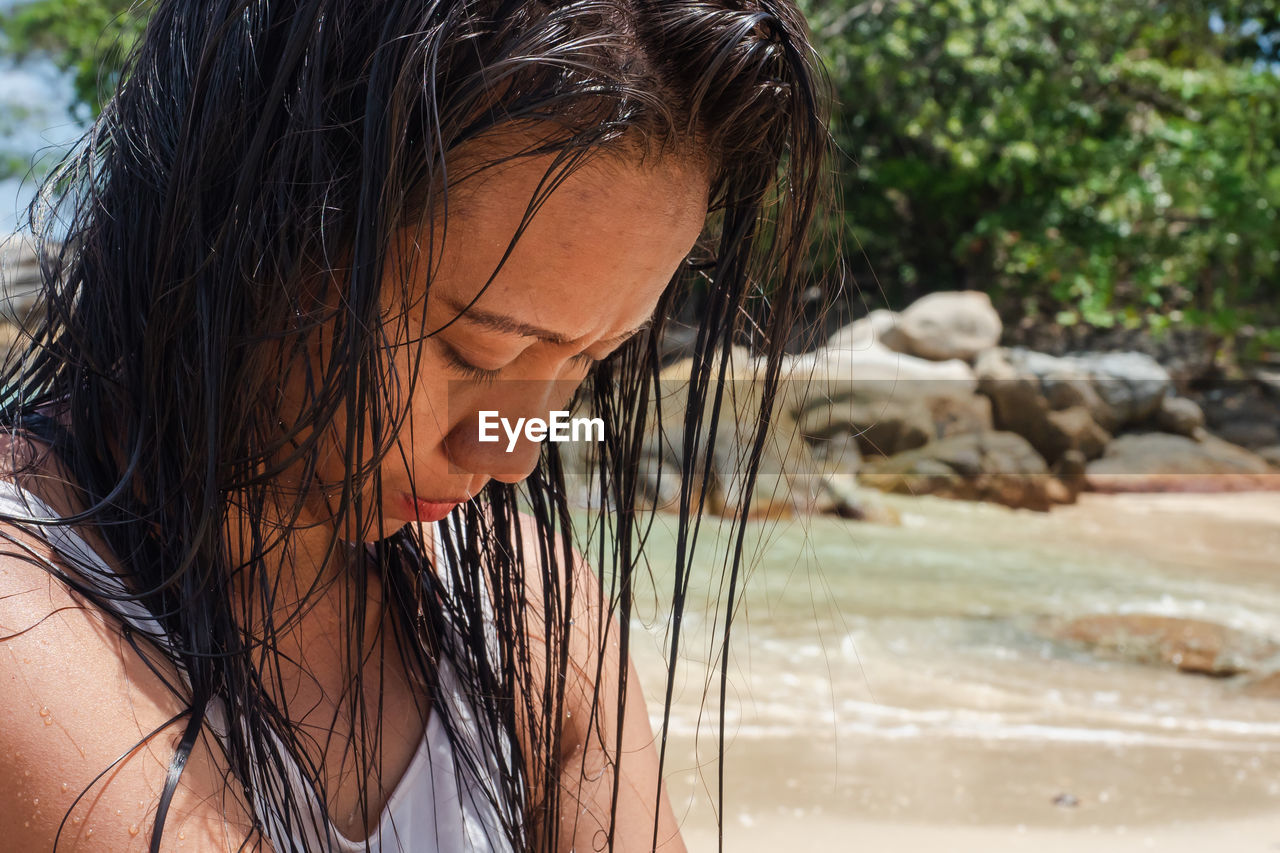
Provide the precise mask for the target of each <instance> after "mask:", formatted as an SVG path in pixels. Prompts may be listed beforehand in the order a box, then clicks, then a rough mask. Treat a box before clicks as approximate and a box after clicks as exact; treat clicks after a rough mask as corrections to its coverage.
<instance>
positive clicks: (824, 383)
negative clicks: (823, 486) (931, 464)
mask: <svg viewBox="0 0 1280 853" xmlns="http://www.w3.org/2000/svg"><path fill="white" fill-rule="evenodd" d="M786 371H787V372H786V376H787V390H786V393H785V396H786V398H787V400H788V401H789V402H788V404H787V405H788V406H789V407H790V410H791V411H792V412H793V413H794V414H795V416H796V417H797V419H798V420H799V423H800V426H801V431H802V432H803V433H804V435H805V436H806V437H807V438H809V439H811V440H821V439H825V438H827V437H829V436H832V435H836V434H844V433H848V434H852V435H854V436H856V437H857V440H858V444H859V447H860V449H861V451H862V452H863V453H866V454H874V455H880V456H889V455H893V454H894V453H900V452H902V451H904V450H911V449H914V448H916V447H920V446H922V445H924V444H925V443H927V442H929V441H931V440H933V439H936V438H943V437H946V436H950V435H956V434H959V433H963V432H974V431H985V430H989V429H990V427H991V411H990V404H989V403H988V402H987V400H986V399H985V398H982V397H979V396H978V395H976V394H975V391H976V389H977V382H976V380H975V379H974V376H973V371H972V369H971V368H970V367H969V366H968V365H967V364H965V363H964V362H962V361H958V360H951V361H944V362H936V361H928V360H925V359H921V358H916V357H915V356H909V355H904V354H902V353H898V352H894V351H892V350H890V349H888V348H886V347H884V346H882V345H880V344H874V343H873V344H870V345H868V346H866V347H865V348H863V349H850V348H837V349H832V348H830V347H828V348H824V349H822V350H819V351H817V352H814V353H809V354H807V355H803V356H798V357H795V358H793V359H792V360H791V361H790V362H789V363H788V365H787V367H786Z"/></svg>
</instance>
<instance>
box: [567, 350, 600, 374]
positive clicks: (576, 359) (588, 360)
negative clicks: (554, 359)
mask: <svg viewBox="0 0 1280 853" xmlns="http://www.w3.org/2000/svg"><path fill="white" fill-rule="evenodd" d="M569 361H570V362H572V363H573V364H574V365H576V366H578V367H581V368H584V369H586V370H590V369H591V368H593V367H595V366H596V365H597V364H599V363H600V361H601V360H600V359H598V358H592V357H591V356H590V355H588V354H587V353H585V352H580V353H578V354H577V355H575V356H573V357H572V358H570V359H569Z"/></svg>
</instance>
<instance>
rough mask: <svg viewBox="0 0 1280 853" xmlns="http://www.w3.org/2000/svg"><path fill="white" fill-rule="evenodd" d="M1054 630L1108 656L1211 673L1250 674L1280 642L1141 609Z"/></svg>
mask: <svg viewBox="0 0 1280 853" xmlns="http://www.w3.org/2000/svg"><path fill="white" fill-rule="evenodd" d="M1055 633H1056V636H1057V637H1058V638H1059V639H1062V640H1066V641H1068V642H1071V643H1076V644H1079V645H1082V646H1085V647H1087V648H1088V649H1089V650H1090V651H1094V652H1099V653H1101V654H1103V655H1105V656H1107V657H1114V658H1119V659H1122V660H1128V661H1132V662H1135V663H1143V664H1163V665H1167V666H1173V667H1176V668H1177V669H1179V670H1180V671H1182V672H1188V673H1196V674H1200V675H1211V676H1215V677H1226V676H1231V675H1238V674H1240V673H1244V672H1250V671H1252V670H1254V669H1256V668H1257V667H1258V666H1259V665H1260V663H1261V662H1262V661H1265V660H1268V659H1270V658H1271V657H1273V656H1274V655H1276V654H1277V653H1280V646H1276V645H1275V644H1274V643H1271V642H1270V641H1268V640H1265V639H1263V638H1260V637H1256V636H1254V635H1252V634H1246V633H1244V632H1243V631H1236V630H1233V629H1231V628H1226V627H1224V626H1222V625H1217V624H1214V623H1212V622H1204V621H1201V620H1199V619H1183V618H1179V617H1173V616H1156V615H1151V614H1144V613H1112V614H1098V615H1094V616H1084V617H1081V618H1079V619H1073V620H1071V621H1070V622H1068V623H1066V624H1065V625H1063V626H1062V627H1061V628H1059V629H1058V630H1057V631H1056V632H1055Z"/></svg>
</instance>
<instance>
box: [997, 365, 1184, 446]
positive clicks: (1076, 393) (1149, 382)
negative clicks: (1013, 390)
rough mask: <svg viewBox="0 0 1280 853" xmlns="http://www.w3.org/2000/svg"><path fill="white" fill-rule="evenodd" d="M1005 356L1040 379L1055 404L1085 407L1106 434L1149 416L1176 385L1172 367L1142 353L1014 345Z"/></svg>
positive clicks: (1019, 368)
mask: <svg viewBox="0 0 1280 853" xmlns="http://www.w3.org/2000/svg"><path fill="white" fill-rule="evenodd" d="M1006 357H1007V358H1008V360H1009V362H1010V364H1011V365H1012V366H1013V367H1014V368H1015V369H1016V370H1017V371H1018V373H1019V374H1028V373H1029V374H1031V375H1032V376H1035V377H1036V378H1037V379H1039V380H1040V385H1041V388H1042V392H1043V393H1044V395H1045V397H1046V399H1047V400H1049V401H1051V408H1067V407H1068V406H1072V405H1084V406H1086V407H1087V408H1089V409H1090V411H1091V412H1092V413H1093V416H1094V420H1096V421H1097V422H1098V424H1099V425H1100V426H1102V427H1103V428H1104V429H1106V430H1107V431H1108V432H1115V431H1116V430H1118V429H1120V428H1122V427H1124V426H1126V425H1129V424H1134V423H1140V422H1142V421H1144V420H1146V419H1147V418H1149V417H1151V416H1152V415H1153V414H1155V412H1156V410H1157V409H1159V407H1160V401H1161V400H1162V399H1164V397H1165V395H1166V394H1168V393H1169V391H1170V390H1171V389H1172V387H1173V381H1172V379H1171V378H1170V377H1169V373H1168V371H1166V370H1165V369H1164V368H1163V367H1161V366H1160V364H1159V363H1158V362H1157V361H1156V360H1155V359H1153V358H1151V356H1148V355H1143V354H1142V353H1138V352H1107V353H1083V354H1078V355H1071V356H1063V357H1055V356H1050V355H1045V354H1043V353H1037V352H1032V351H1030V350H1019V349H1012V350H1006Z"/></svg>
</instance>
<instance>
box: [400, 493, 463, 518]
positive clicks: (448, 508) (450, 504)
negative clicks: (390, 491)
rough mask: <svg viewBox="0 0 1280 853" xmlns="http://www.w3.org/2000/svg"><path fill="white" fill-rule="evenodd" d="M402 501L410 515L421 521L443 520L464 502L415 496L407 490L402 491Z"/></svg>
mask: <svg viewBox="0 0 1280 853" xmlns="http://www.w3.org/2000/svg"><path fill="white" fill-rule="evenodd" d="M400 503H401V504H402V505H403V507H404V509H405V511H406V513H407V514H408V516H409V517H410V518H412V519H414V520H415V521H419V522H432V521H442V520H444V519H445V518H446V517H447V516H448V515H449V513H451V512H453V510H454V507H456V506H458V504H460V503H462V501H460V500H445V501H429V500H425V499H423V498H419V497H414V496H413V495H411V494H409V493H407V492H401V493H400Z"/></svg>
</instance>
